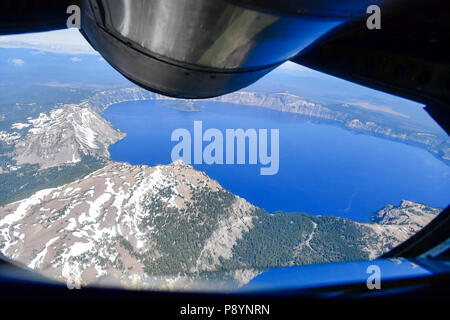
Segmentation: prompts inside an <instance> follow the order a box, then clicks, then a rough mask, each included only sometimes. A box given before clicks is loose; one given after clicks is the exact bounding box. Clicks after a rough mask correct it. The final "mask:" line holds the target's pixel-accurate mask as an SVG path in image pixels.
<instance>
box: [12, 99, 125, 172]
mask: <svg viewBox="0 0 450 320" xmlns="http://www.w3.org/2000/svg"><path fill="white" fill-rule="evenodd" d="M13 128H14V129H16V130H17V134H20V135H21V137H20V139H16V140H17V141H15V148H14V151H13V159H14V160H15V161H16V163H17V165H22V164H27V163H29V164H38V165H39V166H40V168H41V169H45V168H50V167H54V166H59V165H64V164H71V163H77V162H80V161H81V158H82V157H83V156H93V157H100V158H105V159H108V158H109V153H108V146H109V145H111V144H113V143H115V142H116V141H118V140H120V139H122V138H123V137H124V136H125V134H124V133H122V132H120V131H118V130H116V129H114V128H112V127H111V125H110V124H109V123H108V122H107V121H106V120H105V119H103V118H102V117H101V116H100V115H99V114H97V113H96V112H94V111H93V110H92V109H90V108H82V107H80V106H78V105H65V106H64V107H62V108H58V109H55V110H53V111H52V112H51V113H49V114H44V113H41V115H40V116H39V117H38V118H36V119H28V123H16V124H14V125H13Z"/></svg>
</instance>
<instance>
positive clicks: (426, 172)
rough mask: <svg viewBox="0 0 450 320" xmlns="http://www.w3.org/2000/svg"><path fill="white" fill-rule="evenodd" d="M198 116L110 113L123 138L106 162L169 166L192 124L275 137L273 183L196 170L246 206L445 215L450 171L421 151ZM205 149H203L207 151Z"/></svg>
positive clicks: (251, 171)
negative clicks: (404, 205)
mask: <svg viewBox="0 0 450 320" xmlns="http://www.w3.org/2000/svg"><path fill="white" fill-rule="evenodd" d="M202 105H204V106H205V108H204V109H203V110H202V111H199V112H185V111H179V110H174V109H170V108H167V107H164V106H163V105H162V103H161V102H158V101H137V102H125V103H120V104H116V105H113V106H111V107H109V108H108V109H107V110H106V112H105V115H104V116H105V118H106V119H108V120H109V121H110V122H111V123H112V124H113V125H114V126H115V127H117V128H120V129H121V130H122V131H124V132H126V133H127V137H126V138H125V139H123V140H122V141H119V142H118V143H116V144H115V145H113V146H111V147H110V152H111V157H112V159H113V160H116V161H127V162H130V163H131V164H147V165H156V164H168V163H170V162H171V151H172V148H173V146H174V145H175V144H176V142H172V141H171V139H170V138H171V134H172V131H173V130H175V129H177V128H185V129H188V130H189V131H190V132H191V134H192V136H193V124H194V121H195V120H202V121H203V130H206V129H208V128H217V129H220V130H221V131H222V132H223V134H224V136H225V129H226V128H229V129H236V128H243V129H249V128H255V129H263V128H267V129H279V131H280V167H279V172H278V174H277V175H273V176H261V175H260V167H261V165H259V164H258V165H205V164H203V165H194V167H195V168H197V169H199V170H203V171H205V172H206V173H207V174H208V175H209V176H210V177H212V178H214V179H216V180H218V181H219V182H220V184H221V185H222V186H223V187H225V188H227V189H228V190H230V191H232V192H233V193H235V194H237V195H239V196H241V197H244V198H245V199H247V200H248V201H250V202H251V203H253V204H255V205H257V206H260V207H262V208H265V209H266V210H268V211H269V212H272V211H275V210H283V211H298V212H307V213H310V214H323V215H335V216H342V217H348V218H352V219H355V220H358V221H367V220H368V219H369V217H370V216H371V215H372V214H373V213H374V212H375V211H377V210H378V209H380V208H382V207H384V206H385V205H386V204H389V203H392V204H395V205H398V204H399V203H400V201H401V200H403V199H406V200H412V201H416V202H421V203H425V204H428V205H432V206H440V207H445V206H446V205H447V204H448V202H449V200H450V179H449V178H450V167H448V166H447V165H445V164H444V163H443V162H441V161H439V160H438V159H436V158H435V157H434V156H432V155H431V154H430V153H429V152H427V151H426V150H423V149H420V148H417V147H413V146H409V145H406V144H402V143H398V142H393V141H389V140H385V139H381V138H376V137H372V136H367V135H359V134H354V133H352V132H350V131H347V130H345V129H343V128H339V127H336V126H331V125H317V124H313V123H309V122H307V121H305V120H303V119H302V118H300V117H299V116H295V115H292V114H287V113H281V112H277V111H272V110H267V109H262V108H257V107H247V106H238V105H232V104H224V103H214V102H202ZM206 144H207V143H204V145H206Z"/></svg>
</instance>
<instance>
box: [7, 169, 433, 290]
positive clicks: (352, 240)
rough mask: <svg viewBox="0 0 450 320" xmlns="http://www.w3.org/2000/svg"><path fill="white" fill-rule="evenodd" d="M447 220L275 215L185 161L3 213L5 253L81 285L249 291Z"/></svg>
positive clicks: (423, 214) (387, 214)
mask: <svg viewBox="0 0 450 320" xmlns="http://www.w3.org/2000/svg"><path fill="white" fill-rule="evenodd" d="M438 212H439V210H438V209H434V208H429V207H426V206H423V205H421V204H415V203H412V202H403V203H402V205H401V206H400V207H397V208H395V207H394V206H388V207H386V208H384V209H383V210H381V211H380V212H378V213H377V214H376V216H375V218H374V219H375V220H374V221H376V223H365V224H364V223H357V222H353V221H351V220H348V219H342V218H335V217H320V216H317V217H314V216H308V215H305V214H297V213H293V214H283V213H277V214H273V215H272V214H268V213H266V212H263V211H262V210H260V209H259V208H257V207H255V206H253V205H251V204H250V203H248V202H247V201H245V200H244V199H242V198H239V197H237V196H235V195H233V194H231V193H230V192H228V191H226V190H224V189H223V188H222V187H221V186H220V185H219V184H218V183H217V182H216V181H214V180H212V179H210V178H209V177H208V176H206V175H205V174H204V173H203V172H200V171H197V170H194V169H193V168H192V167H191V166H189V165H186V164H184V163H183V162H181V161H178V162H175V163H172V164H170V165H167V166H156V167H148V166H131V165H129V164H126V163H110V164H108V165H107V166H106V167H104V168H102V169H100V170H98V171H95V172H93V173H91V174H89V175H88V176H87V177H85V178H84V179H82V180H78V181H74V182H72V183H69V184H67V185H64V186H61V187H58V188H53V189H46V190H41V191H39V192H37V193H35V194H34V195H32V196H31V197H30V198H28V199H26V200H23V201H18V202H15V203H12V204H9V205H7V206H5V207H2V208H0V243H1V244H0V252H1V253H3V254H4V255H6V256H8V257H10V258H12V259H14V260H16V261H19V262H22V263H23V264H25V265H27V266H29V267H30V268H33V269H37V270H40V271H42V272H44V273H45V274H48V275H51V276H52V277H56V278H58V279H61V280H65V281H71V282H76V283H82V284H86V283H99V282H100V283H101V282H102V279H106V278H113V279H115V284H116V285H117V284H118V283H121V284H122V285H126V286H156V287H158V288H171V287H172V288H179V286H180V285H183V286H184V285H186V283H187V282H189V281H190V280H189V279H193V278H195V277H197V276H199V275H207V277H211V275H212V274H214V273H217V272H219V273H220V277H219V276H218V275H215V276H214V279H216V280H217V279H221V280H222V281H223V279H229V280H230V279H231V280H232V281H234V282H236V283H240V284H243V283H246V282H248V281H249V280H250V279H251V278H252V277H254V276H255V275H256V274H257V273H258V272H260V271H259V270H263V269H265V268H268V267H273V266H285V265H301V264H307V263H317V262H328V261H343V260H353V259H364V258H367V257H370V258H375V257H376V256H377V255H379V254H381V253H382V252H385V251H387V250H388V249H389V248H391V247H393V246H395V245H396V244H398V243H399V242H401V241H403V240H405V239H406V238H407V237H409V236H411V235H412V234H413V233H414V232H416V231H417V230H419V229H420V228H422V227H423V226H424V225H425V224H426V223H428V222H429V221H430V220H431V219H432V218H433V217H434V216H435V215H436V214H437V213H438ZM283 237H285V238H286V239H284V238H283ZM330 243H333V248H329V247H328V246H329V244H330ZM336 250H337V251H336ZM347 252H349V253H347ZM264 255H267V257H270V258H273V257H275V258H274V259H273V261H270V260H269V259H266V258H265V257H264ZM278 256H280V258H278ZM254 257H260V258H258V259H259V260H254ZM283 261H285V262H283ZM218 277H219V278H218ZM105 281H106V280H105Z"/></svg>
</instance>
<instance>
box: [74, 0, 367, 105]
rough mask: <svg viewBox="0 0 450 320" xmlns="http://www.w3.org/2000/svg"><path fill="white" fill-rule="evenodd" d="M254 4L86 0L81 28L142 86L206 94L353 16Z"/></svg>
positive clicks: (239, 82)
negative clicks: (269, 8) (298, 12)
mask: <svg viewBox="0 0 450 320" xmlns="http://www.w3.org/2000/svg"><path fill="white" fill-rule="evenodd" d="M283 1H285V0H281V2H283ZM241 2H244V4H242V3H241ZM245 2H248V3H250V5H245ZM253 2H255V1H227V0H84V2H83V3H82V4H83V7H82V12H83V16H82V20H81V21H82V25H81V29H82V33H83V35H84V36H85V37H86V38H87V39H88V41H89V42H90V43H91V45H92V46H93V47H94V48H95V49H96V50H98V51H99V52H100V53H101V55H102V56H103V57H104V58H105V59H106V60H107V61H108V62H109V63H110V64H111V65H112V66H114V68H116V69H117V70H118V71H119V72H120V73H122V74H123V75H124V76H125V77H127V78H128V79H130V80H131V81H133V82H135V83H136V84H138V85H140V86H142V87H144V88H147V89H149V90H151V91H155V92H159V93H162V94H165V95H168V96H173V97H180V98H207V97H213V96H218V95H222V94H225V93H228V92H233V91H236V90H238V89H241V88H243V87H245V86H248V85H249V84H252V83H253V82H255V81H256V80H258V79H259V78H261V77H262V76H263V75H265V74H266V73H268V72H269V71H271V70H272V69H274V68H275V67H277V66H278V65H280V64H281V63H283V62H285V61H286V60H289V59H292V58H294V57H295V56H296V55H298V54H299V53H300V52H302V51H304V50H305V49H306V48H308V47H309V46H311V45H312V44H313V43H314V42H315V41H317V39H319V38H320V37H322V36H323V35H325V34H326V33H327V32H329V31H330V30H331V29H333V28H336V27H337V26H339V25H340V24H342V23H343V22H345V21H346V20H348V19H349V17H348V16H347V17H346V16H343V15H339V14H337V15H336V14H335V12H333V14H332V15H331V16H323V15H317V14H310V15H308V14H301V15H300V14H292V13H289V12H287V13H286V12H280V11H276V10H263V9H261V8H257V7H255V6H254V5H252V3H253ZM302 2H303V3H307V4H309V6H310V7H311V3H315V2H318V3H319V2H321V3H322V4H323V2H324V1H298V3H302ZM325 2H330V1H325ZM336 2H337V3H339V1H336V0H335V1H332V3H336ZM343 2H348V1H343ZM363 2H364V1H363ZM271 3H273V1H272V2H271ZM314 8H315V9H317V5H316V6H314ZM260 9H261V10H260ZM319 9H320V8H319ZM363 9H364V8H363ZM360 11H361V10H360ZM336 12H339V11H336ZM363 13H365V12H363ZM358 14H361V12H358Z"/></svg>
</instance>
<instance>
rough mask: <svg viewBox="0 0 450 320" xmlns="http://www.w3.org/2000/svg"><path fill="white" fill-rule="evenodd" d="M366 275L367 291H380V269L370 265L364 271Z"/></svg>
mask: <svg viewBox="0 0 450 320" xmlns="http://www.w3.org/2000/svg"><path fill="white" fill-rule="evenodd" d="M366 273H367V274H370V275H369V277H368V278H367V282H366V284H367V289H369V290H374V289H377V290H380V289H381V269H380V267H379V266H377V265H373V264H372V265H370V266H368V267H367V270H366Z"/></svg>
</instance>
